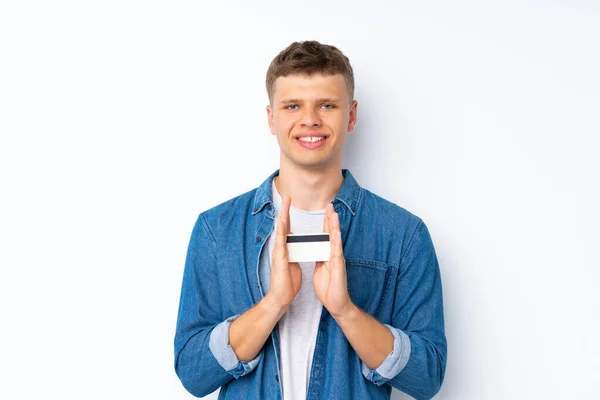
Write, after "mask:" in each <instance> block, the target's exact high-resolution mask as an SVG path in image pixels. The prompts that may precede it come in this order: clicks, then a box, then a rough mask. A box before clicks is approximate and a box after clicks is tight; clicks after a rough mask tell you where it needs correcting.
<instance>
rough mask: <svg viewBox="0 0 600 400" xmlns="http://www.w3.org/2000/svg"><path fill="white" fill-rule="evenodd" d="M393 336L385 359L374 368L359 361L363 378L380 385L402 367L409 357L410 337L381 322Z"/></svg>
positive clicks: (396, 373)
mask: <svg viewBox="0 0 600 400" xmlns="http://www.w3.org/2000/svg"><path fill="white" fill-rule="evenodd" d="M383 325H384V326H385V327H386V328H388V329H389V330H390V332H391V333H392V335H393V336H394V347H393V349H392V351H391V352H390V354H388V356H387V357H386V359H385V360H383V362H382V363H381V365H379V367H377V368H375V369H370V368H369V367H367V365H366V364H365V363H364V362H362V361H361V370H362V373H363V375H364V376H365V378H367V379H368V380H369V381H371V382H373V383H374V384H376V385H378V386H381V385H383V384H384V383H386V382H387V381H389V380H390V379H392V378H393V377H394V376H396V375H398V374H399V373H400V371H402V370H403V369H404V367H405V366H406V364H407V363H408V359H409V358H410V339H409V338H408V335H407V334H406V333H404V332H402V331H401V330H399V329H396V328H394V327H393V326H391V325H388V324H383Z"/></svg>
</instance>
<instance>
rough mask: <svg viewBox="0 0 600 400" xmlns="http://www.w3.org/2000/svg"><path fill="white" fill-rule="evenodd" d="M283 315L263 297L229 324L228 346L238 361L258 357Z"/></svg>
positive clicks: (267, 298)
mask: <svg viewBox="0 0 600 400" xmlns="http://www.w3.org/2000/svg"><path fill="white" fill-rule="evenodd" d="M284 313H285V310H282V309H280V308H279V307H277V306H276V305H275V303H274V302H271V301H270V298H269V297H268V296H265V297H264V298H263V299H261V300H260V301H259V302H258V303H256V304H255V305H254V306H253V307H252V308H250V309H249V310H247V311H246V312H245V313H243V314H242V315H240V316H239V317H238V318H236V320H235V321H233V322H232V323H231V325H230V326H229V345H230V346H231V348H232V349H233V351H234V352H235V355H236V356H237V358H238V360H240V361H250V360H252V359H253V358H255V357H256V356H257V355H258V353H259V352H260V350H261V349H262V347H263V345H264V344H265V342H266V341H267V338H268V337H269V335H270V334H271V332H272V331H273V328H274V327H275V324H276V323H277V322H278V321H279V319H281V317H282V316H283V314H284Z"/></svg>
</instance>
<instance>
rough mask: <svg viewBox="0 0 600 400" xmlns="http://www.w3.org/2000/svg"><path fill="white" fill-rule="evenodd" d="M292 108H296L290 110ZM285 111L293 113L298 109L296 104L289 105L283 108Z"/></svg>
mask: <svg viewBox="0 0 600 400" xmlns="http://www.w3.org/2000/svg"><path fill="white" fill-rule="evenodd" d="M292 107H296V108H292ZM285 108H286V109H288V110H291V111H294V110H296V109H297V108H298V106H297V105H296V104H290V105H289V106H285Z"/></svg>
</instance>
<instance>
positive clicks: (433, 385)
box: [175, 170, 446, 400]
mask: <svg viewBox="0 0 600 400" xmlns="http://www.w3.org/2000/svg"><path fill="white" fill-rule="evenodd" d="M278 173H279V171H278V170H277V171H275V172H274V173H273V174H271V175H270V176H269V177H268V178H267V179H266V180H265V181H264V182H263V183H262V184H261V185H260V186H259V187H258V188H256V189H253V190H251V191H249V192H247V193H244V194H242V195H240V196H238V197H236V198H234V199H231V200H229V201H227V202H225V203H222V204H220V205H218V206H216V207H213V208H211V209H210V210H207V211H205V212H203V213H202V214H200V216H199V217H198V220H197V222H196V224H195V226H194V230H193V232H192V237H191V240H190V244H189V247H188V253H187V258H186V265H185V269H184V275H183V284H182V290H181V299H180V305H179V315H178V320H177V329H176V334H175V370H176V372H177V375H178V376H179V378H180V380H181V382H182V383H183V385H184V387H185V388H186V389H187V390H188V391H189V392H190V393H192V394H193V395H195V396H198V397H202V396H205V395H207V394H209V393H211V392H213V391H215V390H216V389H218V388H219V387H222V388H221V392H220V394H219V399H240V398H244V399H281V397H282V395H281V387H280V384H279V379H278V376H279V362H278V360H279V337H278V329H277V325H276V326H275V329H273V331H272V333H271V335H270V337H269V338H268V339H267V341H266V343H265V345H264V346H263V348H262V350H261V351H260V353H259V354H258V355H257V357H256V358H255V359H254V360H252V361H249V362H243V361H238V360H237V359H236V358H235V357H231V353H233V350H232V349H231V347H230V346H228V343H215V341H218V340H223V338H224V337H225V338H226V337H227V335H212V333H213V330H215V329H223V327H227V328H228V326H229V323H231V321H232V320H233V319H235V318H236V317H237V316H239V315H241V314H243V313H244V312H245V311H246V310H248V309H249V308H250V307H252V306H253V305H254V304H255V303H257V302H258V301H259V300H260V299H261V298H262V297H263V296H264V295H265V288H264V287H263V285H264V284H265V282H262V284H261V275H264V274H261V273H260V271H259V265H260V260H261V257H265V251H263V249H264V247H265V246H264V245H265V242H266V240H267V238H268V237H269V235H270V234H271V232H272V231H273V229H274V225H275V220H274V208H273V204H272V193H271V182H272V179H273V177H275V176H276V175H278ZM342 173H343V176H344V182H343V183H342V186H341V188H340V190H339V192H338V194H337V195H336V197H335V198H334V199H333V200H332V201H331V202H332V203H333V205H334V209H335V210H336V212H337V213H338V215H339V218H340V226H341V231H342V242H343V247H344V257H345V259H346V270H347V278H348V292H349V294H350V297H351V299H352V301H353V302H354V303H355V304H356V305H357V306H359V307H360V308H361V309H363V310H364V311H366V312H367V313H369V314H371V315H372V316H374V317H375V318H376V319H377V320H379V321H380V322H381V323H383V324H385V325H387V326H388V328H392V327H393V328H394V329H395V330H397V332H396V334H395V335H394V337H395V341H394V351H397V350H400V351H409V357H408V360H404V361H402V363H403V364H404V365H402V366H401V368H394V367H393V366H390V365H383V364H382V366H380V367H378V368H377V369H375V370H370V369H368V368H367V367H366V366H365V365H364V363H362V361H361V360H360V358H359V357H358V355H357V354H356V352H355V351H354V350H353V349H352V347H351V346H350V344H349V342H348V340H347V339H346V337H345V336H344V333H343V331H342V330H341V328H340V327H339V326H338V325H337V323H336V321H335V320H334V319H333V317H332V316H331V315H330V314H329V312H328V311H327V309H326V308H325V307H323V311H322V314H321V319H320V322H319V329H318V333H317V340H316V344H315V353H314V356H313V364H312V368H311V374H310V378H309V384H308V393H307V399H315V400H316V399H319V400H320V399H363V398H371V399H389V398H390V395H391V388H392V386H393V387H395V388H397V389H399V390H401V391H403V392H405V393H407V394H409V395H411V396H412V397H414V398H415V399H417V400H418V399H429V398H431V397H433V396H434V395H435V394H436V393H437V392H438V391H439V389H440V386H441V384H442V382H443V379H444V373H445V367H446V337H445V333H444V315H443V305H442V285H441V278H440V271H439V266H438V262H437V257H436V255H435V250H434V247H433V243H432V241H431V237H430V235H429V232H428V230H427V227H426V226H425V224H424V223H423V221H422V220H421V219H419V218H418V217H416V216H415V215H413V214H411V213H410V212H408V211H406V210H405V209H403V208H401V207H399V206H397V205H395V204H393V203H391V202H389V201H387V200H385V199H383V198H381V197H379V196H377V195H375V194H373V193H372V192H370V191H368V190H366V189H364V188H361V187H360V186H359V185H358V183H357V182H356V180H355V179H354V177H353V176H352V174H351V173H350V171H348V170H342ZM262 279H263V280H264V277H263V278H262ZM224 322H225V323H224ZM219 338H220V339H219ZM402 338H408V340H409V345H408V346H406V345H402V344H400V343H399V341H401V340H402ZM215 348H225V349H227V351H230V352H231V353H230V354H229V357H227V358H225V360H226V361H225V363H224V361H223V359H221V360H218V359H217V357H220V356H219V354H215V352H213V350H214V349H215ZM211 349H212V350H211ZM233 354H234V353H233ZM404 358H405V357H402V356H398V355H396V356H395V357H390V356H388V358H387V359H386V361H384V364H385V362H387V361H389V360H395V362H398V360H403V359H404ZM232 360H234V361H232ZM227 363H229V364H227ZM224 365H225V366H224ZM390 370H399V371H400V372H398V373H397V374H395V375H394V376H386V375H385V373H384V374H382V373H381V372H383V371H386V372H387V371H390Z"/></svg>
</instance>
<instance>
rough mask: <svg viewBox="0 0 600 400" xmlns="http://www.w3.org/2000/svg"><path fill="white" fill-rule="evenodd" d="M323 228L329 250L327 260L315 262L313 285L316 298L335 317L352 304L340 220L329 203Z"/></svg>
mask: <svg viewBox="0 0 600 400" xmlns="http://www.w3.org/2000/svg"><path fill="white" fill-rule="evenodd" d="M323 230H324V231H325V232H328V233H329V241H330V243H331V252H330V256H329V261H318V262H317V263H316V265H315V273H314V275H313V286H314V288H315V294H316V295H317V298H318V299H319V300H320V301H321V303H323V305H324V306H325V308H327V310H328V311H329V313H330V314H331V315H332V316H333V317H337V316H341V315H343V314H345V313H347V312H348V311H350V310H351V309H352V307H353V306H354V304H353V303H352V300H351V299H350V295H349V294H348V278H347V276H346V260H345V259H344V252H343V247H342V232H341V231H340V221H339V219H338V215H337V213H336V212H335V210H334V209H333V204H331V203H328V204H327V207H326V211H325V221H324V224H323Z"/></svg>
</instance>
